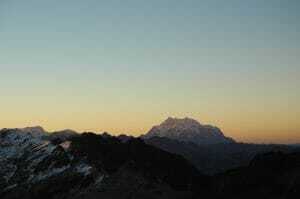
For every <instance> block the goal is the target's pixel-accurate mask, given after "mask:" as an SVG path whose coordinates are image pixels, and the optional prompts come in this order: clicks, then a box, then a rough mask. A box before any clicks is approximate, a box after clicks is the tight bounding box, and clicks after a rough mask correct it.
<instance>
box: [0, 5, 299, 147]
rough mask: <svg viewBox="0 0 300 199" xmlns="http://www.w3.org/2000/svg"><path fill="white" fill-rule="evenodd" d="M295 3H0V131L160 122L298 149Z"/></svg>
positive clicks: (119, 129) (129, 128)
mask: <svg viewBox="0 0 300 199" xmlns="http://www.w3.org/2000/svg"><path fill="white" fill-rule="evenodd" d="M299 10H300V1H299V0H265V1H262V0H248V1H242V0H226V1H224V0H218V1H217V0H184V1H179V0H178V1H177V0H151V1H150V0H127V1H124V0H119V1H116V0H109V1H102V0H84V1H82V0H47V1H46V0H26V1H24V0H0V113H1V118H0V128H4V127H24V126H33V125H41V126H43V127H44V128H45V129H47V130H51V131H52V130H58V129H64V128H72V129H75V130H78V131H86V130H90V131H96V132H100V131H109V132H111V133H114V134H118V133H129V134H134V135H139V134H141V133H144V132H146V131H148V130H149V128H150V127H151V126H153V125H155V124H158V123H160V122H161V121H162V120H164V119H166V118H167V117H168V116H176V117H185V116H188V117H192V118H195V119H197V120H199V121H200V122H202V123H210V124H213V125H217V126H219V127H220V128H222V129H223V131H224V132H225V134H226V135H228V136H232V137H234V138H235V139H237V140H239V141H247V142H266V143H269V142H276V143H279V142H281V143H295V142H300V122H299V118H300V106H299V105H300V104H299V102H300V88H299V86H300V36H299V35H300V12H299Z"/></svg>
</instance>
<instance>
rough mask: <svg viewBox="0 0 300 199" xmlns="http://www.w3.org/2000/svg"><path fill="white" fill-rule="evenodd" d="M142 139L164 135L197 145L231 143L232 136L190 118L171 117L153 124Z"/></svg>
mask: <svg viewBox="0 0 300 199" xmlns="http://www.w3.org/2000/svg"><path fill="white" fill-rule="evenodd" d="M142 137H143V138H144V139H148V138H152V137H166V138H169V139H173V140H178V141H182V142H192V143H195V144H198V145H209V144H220V143H233V142H235V141H234V140H233V139H232V138H228V137H225V136H224V134H223V132H222V131H221V130H220V129H219V128H217V127H214V126H211V125H202V124H200V123H199V122H198V121H196V120H194V119H191V118H183V119H178V118H171V117H169V118H168V119H167V120H165V121H164V122H162V123H161V124H160V125H158V126H154V127H153V128H152V129H151V130H150V131H149V132H148V133H147V134H146V135H144V136H142Z"/></svg>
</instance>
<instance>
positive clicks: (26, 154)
mask: <svg viewBox="0 0 300 199" xmlns="http://www.w3.org/2000/svg"><path fill="white" fill-rule="evenodd" d="M171 131H174V132H173V133H172V132H171ZM186 134H187V135H186ZM201 139H202V140H201ZM299 190H300V150H299V147H297V146H287V145H257V144H244V143H238V142H236V141H234V140H233V139H232V138H228V137H226V136H225V135H224V134H223V133H222V131H221V130H220V129H218V128H217V127H212V126H209V125H201V124H200V123H199V122H197V121H195V120H193V119H190V118H184V119H176V118H168V119H167V120H166V121H165V122H163V123H162V124H161V125H158V126H155V127H153V128H152V129H151V130H150V131H149V132H148V133H147V134H145V135H143V136H141V137H138V138H135V137H132V136H126V135H120V136H112V135H110V134H108V133H104V134H101V135H99V134H94V133H92V132H85V133H81V134H79V133H76V132H75V131H72V130H63V131H57V132H52V133H49V132H46V131H45V130H44V129H43V128H42V127H29V128H23V129H2V130H1V131H0V198H1V199H19V198H25V199H35V198H36V199H37V198H39V199H40V198H46V199H61V198H64V199H71V198H72V199H73V198H75V199H94V198H105V199H117V198H118V199H119V198H120V199H128V198H131V199H135V198H136V199H138V198H145V199H167V198H172V199H173V198H175V199H176V198H178V199H189V198H191V199H192V198H212V199H223V198H224V199H225V198H233V199H234V198H246V199H247V198H263V199H269V198H270V199H271V198H272V199H273V198H279V199H292V198H299V196H300V193H299Z"/></svg>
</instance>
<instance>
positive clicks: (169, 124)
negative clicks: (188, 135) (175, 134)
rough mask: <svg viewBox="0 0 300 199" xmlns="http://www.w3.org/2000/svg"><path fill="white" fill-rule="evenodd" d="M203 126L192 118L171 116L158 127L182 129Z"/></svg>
mask: <svg viewBox="0 0 300 199" xmlns="http://www.w3.org/2000/svg"><path fill="white" fill-rule="evenodd" d="M199 126H201V124H200V123H199V122H198V121H197V120H194V119H191V118H187V117H186V118H183V119H179V118H172V117H169V118H168V119H166V120H165V121H164V122H163V123H161V124H160V125H159V126H158V127H160V128H182V129H189V128H197V127H199Z"/></svg>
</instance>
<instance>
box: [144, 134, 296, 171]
mask: <svg viewBox="0 0 300 199" xmlns="http://www.w3.org/2000/svg"><path fill="white" fill-rule="evenodd" d="M145 142H146V143H147V144H150V145H152V146H155V147H158V148H160V149H162V150H165V151H168V152H170V153H174V154H178V155H182V156H183V157H185V158H186V159H187V160H189V161H190V162H192V163H193V164H194V165H195V166H196V167H197V168H198V169H199V170H200V171H201V172H203V173H206V174H210V175H211V174H216V173H220V172H224V171H226V170H228V169H233V168H237V167H240V166H246V165H248V164H249V163H250V161H251V160H252V159H253V158H254V157H255V156H256V155H257V154H260V153H267V152H272V151H282V152H293V151H296V149H297V148H296V147H291V146H288V145H272V144H269V145H264V144H246V143H236V142H233V143H223V144H211V145H198V144H195V143H193V142H182V141H178V140H173V139H169V138H165V137H152V138H148V139H145Z"/></svg>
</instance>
